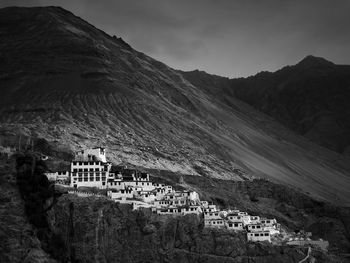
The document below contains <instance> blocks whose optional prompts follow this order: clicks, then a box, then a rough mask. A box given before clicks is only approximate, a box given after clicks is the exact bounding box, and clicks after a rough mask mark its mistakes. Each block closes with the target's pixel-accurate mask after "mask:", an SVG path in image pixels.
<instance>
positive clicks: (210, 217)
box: [204, 211, 222, 220]
mask: <svg viewBox="0 0 350 263" xmlns="http://www.w3.org/2000/svg"><path fill="white" fill-rule="evenodd" d="M204 219H205V220H214V219H222V217H221V216H220V212H219V211H215V212H208V211H205V212H204Z"/></svg>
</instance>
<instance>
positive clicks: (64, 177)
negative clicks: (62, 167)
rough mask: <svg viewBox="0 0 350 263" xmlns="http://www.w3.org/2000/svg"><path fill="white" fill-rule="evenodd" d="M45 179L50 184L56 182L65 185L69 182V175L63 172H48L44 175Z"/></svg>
mask: <svg viewBox="0 0 350 263" xmlns="http://www.w3.org/2000/svg"><path fill="white" fill-rule="evenodd" d="M45 175H46V177H47V179H48V180H49V181H52V182H57V183H61V184H66V183H68V182H69V177H70V173H69V172H68V171H65V172H49V173H45Z"/></svg>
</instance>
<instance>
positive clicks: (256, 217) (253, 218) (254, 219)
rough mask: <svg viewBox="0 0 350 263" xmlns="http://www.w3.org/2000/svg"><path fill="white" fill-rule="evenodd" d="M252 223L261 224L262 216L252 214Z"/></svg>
mask: <svg viewBox="0 0 350 263" xmlns="http://www.w3.org/2000/svg"><path fill="white" fill-rule="evenodd" d="M249 220H250V222H249V223H250V224H259V223H260V216H250V219H249Z"/></svg>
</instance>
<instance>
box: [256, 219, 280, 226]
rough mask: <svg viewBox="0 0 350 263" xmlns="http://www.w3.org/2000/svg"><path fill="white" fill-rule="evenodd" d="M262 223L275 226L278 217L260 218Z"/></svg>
mask: <svg viewBox="0 0 350 263" xmlns="http://www.w3.org/2000/svg"><path fill="white" fill-rule="evenodd" d="M260 223H261V224H262V225H264V226H273V225H275V224H277V221H276V219H265V218H264V219H263V218H262V219H260Z"/></svg>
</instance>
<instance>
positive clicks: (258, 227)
mask: <svg viewBox="0 0 350 263" xmlns="http://www.w3.org/2000/svg"><path fill="white" fill-rule="evenodd" d="M249 227H250V228H252V229H255V228H256V229H260V228H261V226H249Z"/></svg>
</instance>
